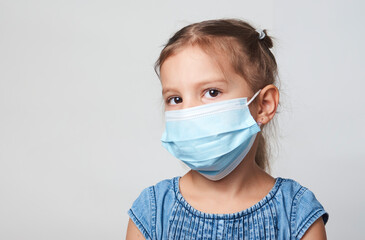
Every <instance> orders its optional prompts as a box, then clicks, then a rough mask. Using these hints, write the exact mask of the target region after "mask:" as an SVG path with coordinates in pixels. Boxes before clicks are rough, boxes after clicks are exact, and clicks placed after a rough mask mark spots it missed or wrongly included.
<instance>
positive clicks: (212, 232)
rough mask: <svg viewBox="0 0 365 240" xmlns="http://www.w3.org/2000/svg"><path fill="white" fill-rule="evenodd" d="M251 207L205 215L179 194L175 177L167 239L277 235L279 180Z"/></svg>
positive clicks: (268, 237)
mask: <svg viewBox="0 0 365 240" xmlns="http://www.w3.org/2000/svg"><path fill="white" fill-rule="evenodd" d="M281 180H282V179H280V178H278V179H277V182H276V184H275V186H274V188H273V189H272V190H271V191H270V193H269V194H268V195H266V197H265V198H263V199H262V200H261V201H260V202H258V203H257V204H255V205H254V206H252V207H250V208H248V209H246V210H244V211H241V212H237V213H232V214H208V213H203V212H201V211H198V210H196V209H194V208H193V207H192V206H191V205H190V204H188V203H187V202H186V201H185V199H184V198H183V197H182V195H181V193H180V191H179V188H178V178H175V179H174V190H175V193H176V197H177V201H176V202H175V204H174V206H173V208H172V213H171V215H170V219H169V226H168V234H167V236H168V239H171V240H172V239H210V240H215V239H227V240H230V239H232V240H238V239H245V240H254V239H260V240H261V239H265V240H266V239H267V240H268V239H278V238H277V212H276V209H277V208H276V206H275V201H272V197H273V196H274V195H275V193H276V191H277V189H278V186H280V181H281Z"/></svg>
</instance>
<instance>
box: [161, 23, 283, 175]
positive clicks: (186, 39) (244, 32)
mask: <svg viewBox="0 0 365 240" xmlns="http://www.w3.org/2000/svg"><path fill="white" fill-rule="evenodd" d="M263 33H265V34H262V33H261V34H260V33H259V32H257V31H256V30H255V28H253V27H252V26H251V25H250V24H248V23H247V22H245V21H242V20H239V19H217V20H207V21H203V22H199V23H194V24H190V25H188V26H186V27H183V28H182V29H180V30H179V31H177V32H176V33H175V34H174V35H173V36H172V37H171V38H170V39H169V40H168V42H167V44H166V45H165V46H164V48H163V49H162V51H161V53H160V56H159V58H158V59H157V61H156V63H155V71H156V73H157V75H159V70H160V68H161V66H162V64H163V63H164V62H165V60H166V59H167V58H168V57H170V56H171V55H173V54H176V53H177V51H179V50H181V49H182V48H183V47H184V46H188V45H197V46H199V47H200V48H202V49H203V50H204V51H206V52H207V53H208V54H209V55H210V56H212V57H213V58H215V59H218V58H220V57H221V56H222V54H223V56H224V57H225V60H227V59H228V60H229V63H230V64H231V66H232V67H233V69H234V71H235V72H236V73H237V74H239V75H240V76H242V77H243V78H244V79H245V80H246V81H247V83H248V85H249V86H250V88H251V90H252V91H253V92H256V91H258V90H259V89H262V88H263V87H265V86H266V85H269V84H274V83H276V79H277V64H276V60H275V57H274V55H273V54H272V52H271V51H270V48H272V47H273V42H272V39H271V37H270V36H268V35H267V32H266V30H263ZM254 102H255V101H254ZM254 102H253V103H254ZM262 130H263V129H262ZM262 132H263V131H262ZM257 137H258V138H259V143H258V149H257V153H256V156H255V161H256V163H257V165H258V166H260V167H261V168H262V169H264V170H268V169H269V161H268V145H267V143H266V136H265V134H258V135H257Z"/></svg>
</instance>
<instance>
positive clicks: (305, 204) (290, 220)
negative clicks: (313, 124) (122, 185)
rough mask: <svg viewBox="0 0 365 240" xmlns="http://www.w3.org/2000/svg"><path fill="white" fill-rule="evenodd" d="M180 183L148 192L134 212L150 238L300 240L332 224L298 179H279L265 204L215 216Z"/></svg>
mask: <svg viewBox="0 0 365 240" xmlns="http://www.w3.org/2000/svg"><path fill="white" fill-rule="evenodd" d="M179 179H180V177H175V178H172V179H168V180H163V181H161V182H159V183H157V184H156V185H154V186H151V187H148V188H146V189H144V190H143V191H142V193H141V194H140V196H139V197H138V198H137V199H136V200H135V202H134V203H133V205H132V207H131V209H130V210H129V211H128V214H129V216H130V218H131V219H132V221H133V222H134V223H135V224H136V226H137V227H138V229H139V230H140V231H141V233H142V234H143V235H144V237H145V238H146V239H153V240H155V239H162V240H165V239H211V240H215V239H227V240H228V239H245V240H253V239H300V238H302V236H303V235H304V233H305V232H306V230H307V229H308V228H309V227H310V226H311V225H312V224H313V223H314V222H315V221H316V220H317V219H318V218H319V217H322V218H323V220H324V223H326V222H327V220H328V214H327V212H326V211H325V210H324V209H323V207H322V205H321V204H320V203H319V202H318V201H317V199H316V198H315V196H314V194H313V193H312V192H311V191H310V190H308V189H307V188H305V187H303V186H301V185H300V184H299V183H297V182H296V181H294V180H290V179H284V178H277V179H276V182H275V185H274V187H273V188H272V189H271V191H270V192H269V193H268V194H267V195H266V196H265V197H264V198H263V199H262V200H261V201H260V202H258V203H256V204H255V205H253V206H252V207H250V208H248V209H245V210H243V211H241V212H236V213H230V214H210V213H204V212H201V211H198V210H196V209H194V208H193V207H192V206H190V205H189V203H188V202H186V201H185V199H184V198H183V196H182V195H181V193H180V190H179Z"/></svg>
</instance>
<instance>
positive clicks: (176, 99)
mask: <svg viewBox="0 0 365 240" xmlns="http://www.w3.org/2000/svg"><path fill="white" fill-rule="evenodd" d="M182 101H183V100H182V98H181V97H170V98H168V99H167V103H168V104H170V105H176V104H179V103H182Z"/></svg>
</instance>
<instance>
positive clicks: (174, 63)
mask: <svg viewBox="0 0 365 240" xmlns="http://www.w3.org/2000/svg"><path fill="white" fill-rule="evenodd" d="M219 58H221V56H211V55H208V54H207V53H206V52H205V51H204V50H203V49H201V48H200V47H199V46H186V47H184V48H182V49H180V50H179V51H178V52H176V53H175V54H173V55H171V56H169V57H168V58H167V59H166V60H165V61H164V63H163V64H162V66H161V70H160V76H161V80H162V81H166V80H167V81H169V80H170V79H171V78H173V79H176V78H179V79H181V78H185V79H186V78H189V79H195V78H202V77H203V78H207V77H209V76H211V77H212V76H215V77H218V76H219V77H221V78H225V75H227V74H233V73H234V71H233V68H232V67H231V66H230V65H229V64H228V62H229V61H219Z"/></svg>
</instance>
